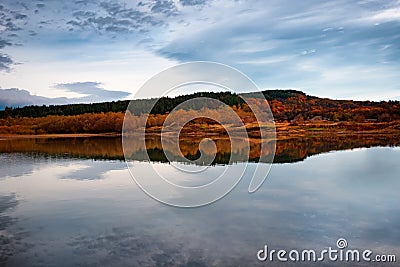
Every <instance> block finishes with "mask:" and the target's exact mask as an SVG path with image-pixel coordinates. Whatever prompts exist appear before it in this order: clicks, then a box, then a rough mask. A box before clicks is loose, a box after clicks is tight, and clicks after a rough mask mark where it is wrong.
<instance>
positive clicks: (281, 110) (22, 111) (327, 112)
mask: <svg viewBox="0 0 400 267" xmlns="http://www.w3.org/2000/svg"><path fill="white" fill-rule="evenodd" d="M263 94H264V97H265V98H266V99H267V100H268V102H269V104H270V107H271V110H272V113H273V115H274V118H275V120H276V121H289V122H290V121H292V120H297V121H301V120H310V119H313V118H315V117H318V116H320V117H322V119H325V120H330V121H356V122H363V121H365V120H367V121H394V120H399V119H400V103H399V101H381V102H374V101H352V100H332V99H328V98H318V97H315V96H309V95H306V94H305V93H303V92H301V91H296V90H266V91H263ZM242 96H244V97H246V98H251V97H256V95H254V94H252V93H247V94H242ZM197 97H209V98H213V99H217V100H220V101H221V102H223V103H225V104H227V105H229V106H236V107H239V106H240V107H243V105H245V104H244V101H243V99H242V98H241V96H240V95H237V94H232V93H229V92H220V93H211V92H209V93H195V94H189V95H183V96H177V97H174V98H170V97H162V98H160V99H159V100H158V102H157V104H156V105H155V106H154V107H153V109H152V111H151V113H152V114H165V113H168V112H170V111H171V110H173V109H174V108H175V107H176V106H177V105H179V104H181V103H183V102H185V101H187V100H189V99H194V98H197ZM153 101H154V100H152V99H138V100H133V103H132V105H131V108H130V111H131V113H132V114H134V115H137V116H139V115H141V114H142V112H143V110H148V109H149V107H150V105H151V104H152V103H153ZM128 104H129V101H128V100H126V101H115V102H104V103H93V104H70V105H50V106H44V105H43V106H26V107H16V108H11V107H7V108H6V109H5V110H2V111H0V118H7V117H12V118H19V117H28V118H38V117H45V116H49V115H60V116H73V115H81V114H85V113H95V114H98V113H107V112H125V111H126V109H127V107H128ZM191 108H193V109H199V108H201V106H198V107H196V106H194V107H191Z"/></svg>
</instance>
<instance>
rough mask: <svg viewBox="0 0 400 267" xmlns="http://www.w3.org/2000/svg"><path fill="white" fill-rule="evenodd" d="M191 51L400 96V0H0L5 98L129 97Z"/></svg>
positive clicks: (326, 86)
mask: <svg viewBox="0 0 400 267" xmlns="http://www.w3.org/2000/svg"><path fill="white" fill-rule="evenodd" d="M193 60H210V61H216V62H221V63H224V64H228V65H231V66H233V67H235V68H238V69H239V70H240V71H242V72H244V73H245V74H246V75H248V76H249V77H250V78H251V79H253V80H254V81H255V82H256V84H257V85H258V86H259V87H260V88H262V89H270V88H282V89H283V88H294V89H300V90H302V91H304V92H306V93H308V94H312V95H317V96H321V97H331V98H336V99H337V98H340V99H344V98H347V99H350V98H351V99H369V100H388V99H400V75H399V73H400V71H399V70H400V1H398V0H396V1H395V0H387V1H385V0H378V1H372V0H361V1H348V0H337V1H324V0H315V1H314V0H311V1H308V0H305V1H291V0H287V1H285V0H279V1H275V0H271V1H264V0H262V1H261V0H260V1H256V0H251V1H250V0H249V1H246V0H238V1H219V0H181V1H178V0H174V1H172V0H171V1H167V0H156V1H135V0H125V1H105V0H88V1H85V0H70V1H63V0H2V1H0V88H1V89H0V107H1V106H2V105H3V106H4V105H6V104H9V105H11V104H12V105H24V104H30V103H39V104H41V103H44V104H48V103H68V102H91V101H104V100H115V99H127V98H130V97H131V96H132V95H131V93H134V92H135V90H136V89H137V88H138V87H140V85H141V84H143V83H144V82H145V81H146V80H147V79H149V78H151V77H152V76H153V75H155V74H156V73H158V72H159V71H161V70H163V69H165V68H167V67H170V66H173V65H175V64H178V63H182V62H187V61H193Z"/></svg>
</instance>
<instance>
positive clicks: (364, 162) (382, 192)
mask: <svg viewBox="0 0 400 267" xmlns="http://www.w3.org/2000/svg"><path fill="white" fill-rule="evenodd" d="M399 162H400V148H399V147H375V148H361V149H358V148H357V149H353V150H345V151H336V152H329V153H323V154H319V155H314V156H311V157H307V158H306V159H305V160H304V161H298V162H295V163H281V164H273V166H272V169H271V173H270V175H269V177H268V179H267V181H266V182H265V183H264V184H263V186H262V187H261V188H260V190H259V191H257V192H256V193H255V194H249V193H247V187H248V184H249V182H250V180H249V177H244V179H242V181H241V182H240V183H239V185H238V186H237V187H236V188H235V189H234V190H233V191H232V192H231V193H230V194H228V196H226V197H225V198H223V199H222V200H220V201H218V202H216V203H214V204H212V205H209V206H206V207H202V208H193V209H180V208H172V207H169V206H165V205H163V204H160V203H158V202H156V201H155V200H153V199H151V198H149V197H148V196H147V195H145V194H144V193H143V192H142V191H141V190H140V189H139V188H138V186H137V185H136V184H135V183H134V181H133V180H132V179H131V177H130V175H129V172H128V170H127V168H126V164H125V162H123V161H120V160H111V159H108V160H107V159H102V160H94V159H82V158H76V157H72V156H69V155H64V156H62V155H59V153H58V154H57V156H56V155H54V154H53V155H52V154H49V153H47V154H46V153H27V152H24V153H21V152H10V151H8V152H7V153H0V265H3V264H5V265H7V266H71V265H89V266H91V265H93V266H95V265H96V266H98V265H113V266H251V265H257V264H260V265H264V266H266V265H272V264H271V263H268V262H266V263H260V262H258V261H257V258H256V253H257V251H258V250H259V249H261V248H263V246H264V245H268V246H269V247H270V248H273V249H287V250H290V249H299V250H302V249H315V250H317V251H320V250H322V249H324V248H326V247H328V246H332V247H335V246H336V240H337V239H338V238H340V237H344V238H346V239H347V241H348V243H349V247H351V248H359V249H360V250H364V249H370V250H372V251H373V252H374V253H382V254H389V253H390V254H396V255H397V258H398V261H399V260H400V259H399V258H400V228H399V225H400V207H399V203H400V194H399V191H400V175H399V173H400V164H399ZM146 164H153V165H154V166H155V167H156V168H159V169H162V170H163V171H168V170H170V169H171V171H173V169H172V167H171V165H169V164H167V163H159V162H152V163H149V162H137V164H136V165H135V168H138V170H140V168H144V167H146V166H145V165H146ZM237 164H238V165H240V164H244V163H237ZM254 166H255V163H251V165H250V168H254ZM235 167H237V165H232V166H230V168H235ZM212 168H215V170H216V171H217V170H218V168H224V166H219V165H217V166H214V167H212ZM176 175H177V176H176V179H178V180H179V179H181V180H182V181H185V180H186V178H187V177H185V175H184V174H183V173H179V172H177V174H176ZM204 178H205V179H206V177H204ZM186 182H187V181H186ZM275 263H276V262H275ZM336 264H337V265H340V263H336ZM305 265H311V264H310V263H307V264H305ZM326 265H332V263H329V262H326ZM383 266H389V264H385V265H383Z"/></svg>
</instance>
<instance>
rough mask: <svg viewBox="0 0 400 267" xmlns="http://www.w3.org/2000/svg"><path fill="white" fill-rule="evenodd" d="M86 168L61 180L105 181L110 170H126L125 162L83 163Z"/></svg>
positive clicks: (75, 171)
mask: <svg viewBox="0 0 400 267" xmlns="http://www.w3.org/2000/svg"><path fill="white" fill-rule="evenodd" d="M82 163H83V164H84V165H85V167H83V168H80V169H77V170H73V171H71V172H70V173H68V174H67V175H65V176H63V177H61V179H72V180H97V179H103V178H104V177H103V176H104V174H105V173H107V172H109V171H110V170H123V169H125V168H126V165H125V163H124V162H120V161H115V162H114V161H93V162H86V161H82Z"/></svg>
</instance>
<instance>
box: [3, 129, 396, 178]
mask: <svg viewBox="0 0 400 267" xmlns="http://www.w3.org/2000/svg"><path fill="white" fill-rule="evenodd" d="M209 138H210V139H212V140H213V141H214V142H215V144H216V148H217V153H216V156H215V158H212V159H211V161H212V162H213V164H227V163H228V162H229V158H230V157H231V156H232V158H233V159H234V162H242V161H246V160H247V153H245V152H246V150H245V148H246V142H247V141H249V143H250V154H249V157H250V161H252V162H258V161H259V158H260V156H261V155H263V156H264V157H266V158H268V155H270V154H271V153H272V152H273V151H271V150H272V149H273V148H274V147H273V146H272V145H271V146H268V145H267V146H265V147H264V151H261V145H260V142H262V141H261V140H260V139H248V140H247V139H246V140H244V139H234V140H233V141H234V142H235V145H234V149H235V150H234V151H231V144H230V141H229V139H228V138H224V137H218V136H210V137H209ZM201 140H202V138H196V137H191V138H180V144H179V147H180V150H181V152H182V154H183V155H184V156H185V157H186V158H187V159H192V160H194V159H197V158H198V157H199V156H200V151H199V143H200V141H201ZM265 142H266V141H265ZM139 143H140V142H132V143H131V144H129V145H128V146H127V147H128V154H131V155H132V156H131V159H134V160H138V161H143V160H147V154H148V155H149V157H150V160H151V161H156V162H168V159H167V156H168V158H169V159H172V160H173V161H174V160H177V161H179V160H180V156H179V154H180V153H179V151H176V149H175V147H174V146H173V145H171V146H168V139H167V141H166V142H165V144H166V145H165V146H164V147H163V146H162V143H161V138H160V136H158V135H153V136H152V135H147V136H146V150H147V151H144V149H143V148H142V147H141V146H140V145H139ZM376 146H400V136H399V135H381V134H341V135H332V134H318V135H315V136H297V137H290V136H289V137H281V138H279V139H278V140H277V142H276V151H275V158H274V162H275V163H288V162H297V161H302V160H304V159H305V158H307V157H309V156H311V155H317V154H320V153H325V152H329V151H337V150H347V149H354V148H362V147H376ZM0 152H3V153H29V154H30V156H31V157H35V156H38V155H42V156H43V155H47V156H49V155H50V156H53V157H57V158H63V157H64V158H92V159H111V160H113V159H117V160H123V159H124V155H123V151H122V146H121V138H119V137H90V138H87V137H86V138H85V137H82V138H10V139H0ZM203 152H204V151H203ZM209 154H210V157H214V155H213V153H212V152H210V153H209ZM207 155H208V154H207V151H205V156H206V157H207ZM19 171H20V170H18V172H19Z"/></svg>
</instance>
